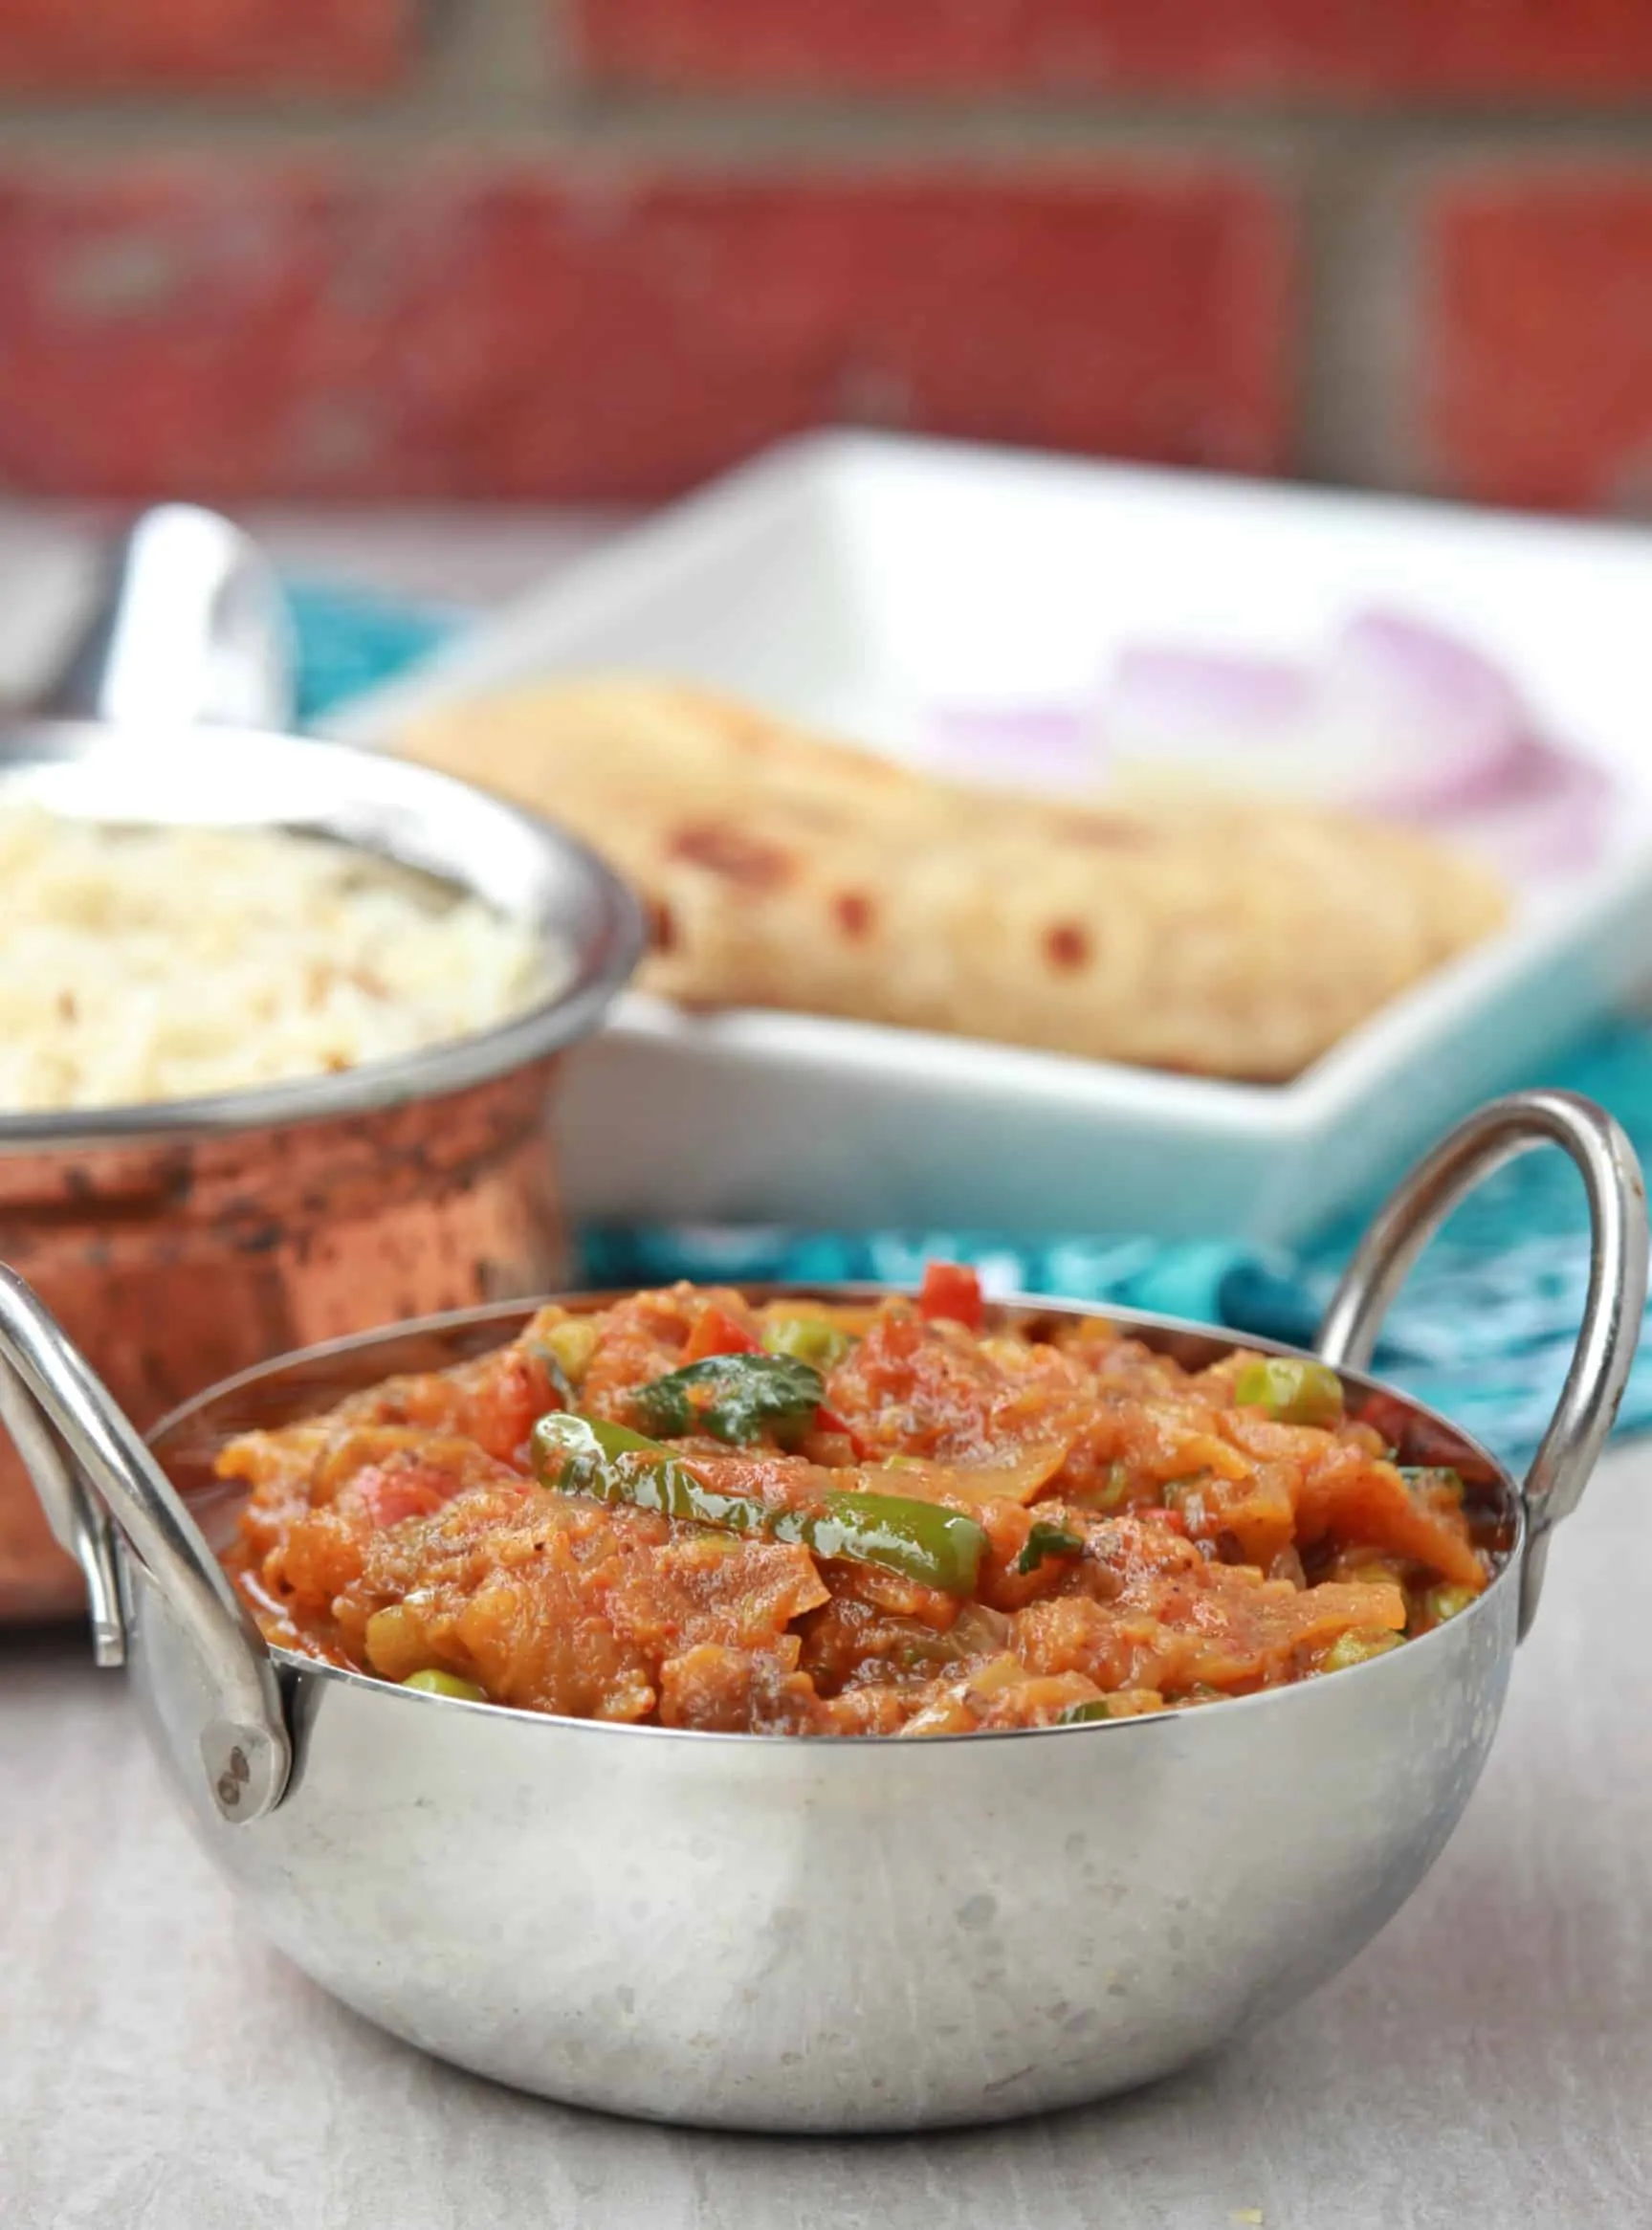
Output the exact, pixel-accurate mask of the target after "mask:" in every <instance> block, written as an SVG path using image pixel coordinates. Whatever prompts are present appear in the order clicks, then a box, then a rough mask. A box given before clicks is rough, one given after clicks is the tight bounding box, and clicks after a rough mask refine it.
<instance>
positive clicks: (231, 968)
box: [0, 802, 556, 1115]
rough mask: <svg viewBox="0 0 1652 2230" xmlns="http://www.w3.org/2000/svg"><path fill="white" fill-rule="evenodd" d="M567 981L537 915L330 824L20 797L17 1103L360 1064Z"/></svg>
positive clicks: (5, 1032) (10, 811)
mask: <svg viewBox="0 0 1652 2230" xmlns="http://www.w3.org/2000/svg"><path fill="white" fill-rule="evenodd" d="M555 987H556V986H555V984H554V983H552V982H550V981H548V971H547V962H546V957H545V952H544V947H543V944H542V942H541V941H540V939H539V938H536V937H535V936H534V934H533V933H532V932H531V931H530V930H528V929H526V928H525V927H522V926H520V925H518V924H517V923H513V922H510V921H507V920H505V919H504V918H503V917H502V916H499V915H498V914H496V913H495V912H494V911H493V910H492V909H491V908H490V907H488V906H486V905H485V904H484V903H483V902H482V901H481V900H480V899H478V898H474V897H472V896H469V895H466V894H462V893H459V892H456V891H454V890H453V889H452V887H451V886H448V885H445V884H440V883H436V882H434V881H432V880H430V878H428V877H425V876H421V875H417V874H414V873H413V872H410V871H407V870H404V869H401V868H398V867H396V866H395V865H394V864H393V863H391V862H389V861H386V860H383V859H380V858H377V857H376V856H374V855H372V854H370V853H366V852H362V851H356V850H350V849H349V848H348V847H346V846H344V845H341V844H337V843H334V842H331V841H329V840H327V839H325V838H321V837H312V836H299V835H295V834H293V833H291V832H289V831H287V830H283V829H279V828H235V829H212V828H136V827H114V826H107V825H103V824H99V823H96V822H86V821H77V820H69V819H65V818H63V817H61V816H59V815H56V814H55V813H51V812H48V811H46V810H45V809H44V808H42V807H40V806H35V805H32V804H26V803H4V802H0V1113H3V1114H7V1115H11V1114H33V1113H42V1114H44V1113H50V1112H53V1111H55V1110H60V1109H78V1108H99V1107H127V1106H133V1105H136V1104H139V1103H141V1102H145V1101H155V1100H168V1099H193V1098H196V1097H199V1096H202V1095H204V1094H207V1093H223V1092H234V1091H239V1090H243V1089H245V1088H246V1087H249V1086H253V1085H265V1084H276V1083H284V1082H287V1081H289V1080H291V1079H294V1078H298V1077H305V1076H314V1075H319V1074H323V1073H325V1072H327V1071H338V1070H341V1069H353V1068H356V1067H358V1066H359V1065H360V1064H362V1063H363V1062H366V1061H378V1060H383V1059H385V1058H386V1057H389V1056H391V1055H395V1054H402V1053H408V1052H412V1051H415V1050H417V1049H419V1048H421V1047H424V1046H429V1045H434V1044H437V1043H439V1042H440V1041H442V1040H443V1039H448V1038H456V1037H461V1036H465V1035H467V1034H469V1033H470V1032H472V1031H475V1030H483V1029H488V1028H490V1027H493V1026H494V1025H495V1024H496V1023H500V1022H503V1021H505V1020H506V1019H507V1018H508V1017H509V1016H511V1015H513V1014H515V1013H517V1012H518V1011H519V1010H520V1009H521V1008H523V1007H524V1006H527V1005H530V1004H532V1003H533V1002H534V1001H535V1000H537V999H539V998H540V997H542V996H544V995H546V994H547V993H548V992H549V991H551V990H553V989H554V988H555Z"/></svg>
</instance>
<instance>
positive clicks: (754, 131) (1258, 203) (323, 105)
mask: <svg viewBox="0 0 1652 2230" xmlns="http://www.w3.org/2000/svg"><path fill="white" fill-rule="evenodd" d="M830 421H852V422H857V423H863V424H864V423H872V424H880V425H893V426H901V427H911V428H917V429H926V430H932V431H940V432H947V433H959V434H976V435H980V436H984V437H987V438H991V439H998V440H1007V441H1015V442H1029V443H1042V444H1046V445H1050V446H1056V447H1066V448H1071V449H1075V450H1082V451H1091V452H1098V453H1112V454H1120V455H1129V456H1140V457H1151V458H1160V459H1167V460H1170V461H1174V462H1180V463H1190V464H1206V465H1215V466H1220V467H1224V468H1232V469H1237V470H1241V471H1247V472H1275V471H1280V472H1291V473H1298V474H1302V475H1309V476H1313V477H1320V478H1332V479H1339V480H1365V481H1371V482H1376V483H1379V484H1389V485H1399V486H1414V487H1421V488H1426V489H1431V490H1436V491H1439V492H1442V493H1446V494H1453V495H1467V496H1471V497H1480V498H1484V499H1488V500H1491V501H1507V502H1516V503H1538V504H1545V505H1556V506H1565V507H1574V508H1582V509H1599V510H1607V511H1619V512H1645V511H1647V510H1652V0H564V4H563V5H562V6H561V7H557V6H556V5H555V0H441V5H431V4H430V0H0V486H6V487H10V488H12V489H14V490H19V491H28V492H46V491H50V492H56V491H73V492H95V493H119V494H121V495H126V496H132V497H140V496H145V495H149V494H155V493H162V492H186V493H197V494H201V495H205V496H208V497H219V498H222V499H225V500H237V499H245V498H252V497H266V498H268V497H328V496H339V497H346V496H347V497H500V496H503V497H541V498H544V497H549V498H558V497H568V498H593V497H595V498H603V497H627V498H636V497H654V496H659V495H664V494H669V493H671V492H672V491H673V490H675V489H678V488H680V487H682V486H684V485H686V484H688V483H690V482H692V481H693V480H694V479H696V478H698V477H701V476H703V475H706V474H708V473H711V472H715V471H716V470H717V469H718V468H719V467H721V466H722V465H725V464H727V463H729V462H731V461H732V460H734V459H735V458H738V457H739V456H741V455H743V454H745V453H748V452H749V451H750V450H752V449H754V448H756V447H758V446H759V445H760V444H761V443H763V442H765V441H767V440H770V439H773V438H774V437H775V436H777V435H780V434H782V433H785V432H788V431H793V430H796V429H799V428H804V427H808V426H812V425H816V424H820V423H823V422H830Z"/></svg>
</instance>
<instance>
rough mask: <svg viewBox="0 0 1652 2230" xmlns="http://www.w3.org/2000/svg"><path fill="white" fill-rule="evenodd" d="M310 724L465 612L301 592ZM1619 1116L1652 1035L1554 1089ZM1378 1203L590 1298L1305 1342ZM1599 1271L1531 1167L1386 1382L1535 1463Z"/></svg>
mask: <svg viewBox="0 0 1652 2230" xmlns="http://www.w3.org/2000/svg"><path fill="white" fill-rule="evenodd" d="M290 592H291V599H292V605H293V611H294V618H295V621H296V623H297V633H298V641H299V647H300V685H299V704H300V708H301V718H304V719H305V720H306V721H312V720H315V719H318V718H320V717H321V716H322V715H323V714H325V713H327V712H329V711H331V710H332V709H334V708H335V707H336V706H338V705H340V704H341V703H342V702H344V701H345V700H346V699H347V698H348V697H350V696H352V695H355V694H357V693H358V692H360V691H362V690H364V689H367V688H369V687H371V686H373V685H374V684H376V683H378V682H382V681H385V680H387V679H389V678H390V677H392V676H393V675H394V674H396V673H400V672H402V671H403V670H404V669H405V668H407V667H408V666H410V665H412V664H414V663H416V662H417V660H419V659H420V658H422V657H424V656H426V655H427V654H428V653H429V652H430V651H432V650H434V649H436V648H437V647H438V646H439V645H440V644H441V643H443V642H444V641H446V640H447V639H449V637H450V636H451V635H452V632H453V630H454V629H455V628H456V627H458V626H460V625H462V624H463V615H462V614H459V613H455V612H444V611H437V610H430V609H428V608H425V607H413V606H408V605H406V604H402V603H398V602H392V601H390V600H387V599H385V598H382V597H378V596H373V595H370V594H367V593H364V592H363V591H361V590H359V589H354V588H343V587H341V586H338V585H335V584H331V583H319V582H297V583H293V584H291V585H290ZM1511 1082H1519V1083H1526V1084H1554V1085H1564V1086H1567V1087H1569V1088H1570V1089H1571V1090H1573V1091H1575V1092H1581V1093H1587V1094H1588V1096H1589V1097H1590V1098H1592V1099H1597V1100H1599V1101H1600V1102H1601V1103H1602V1105H1604V1106H1605V1107H1608V1108H1610V1109H1611V1111H1612V1113H1613V1114H1614V1115H1617V1117H1618V1119H1619V1122H1621V1123H1622V1124H1623V1125H1624V1127H1625V1129H1626V1130H1627V1131H1628V1132H1629V1134H1630V1136H1631V1137H1633V1139H1634V1140H1635V1144H1636V1147H1637V1149H1638V1151H1639V1152H1640V1153H1641V1156H1642V1158H1643V1159H1648V1160H1652V1026H1648V1025H1645V1024H1640V1023H1631V1022H1622V1023H1618V1024H1614V1025H1613V1026H1611V1027H1608V1028H1606V1029H1603V1030H1601V1031H1598V1032H1597V1033H1596V1034H1594V1035H1592V1036H1591V1037H1590V1038H1589V1039H1588V1040H1587V1041H1586V1042H1584V1043H1582V1044H1579V1045H1577V1046H1576V1047H1575V1048H1574V1049H1572V1050H1571V1052H1570V1053H1569V1054H1568V1055H1567V1056H1566V1057H1565V1058H1563V1059H1560V1060H1556V1061H1553V1062H1552V1063H1550V1064H1549V1066H1548V1068H1547V1069H1546V1071H1544V1072H1543V1073H1542V1074H1541V1075H1536V1074H1533V1075H1531V1076H1527V1077H1523V1078H1517V1079H1511ZM1374 1204H1375V1203H1362V1204H1361V1206H1360V1208H1359V1210H1358V1211H1356V1212H1351V1213H1350V1214H1349V1215H1348V1216H1346V1217H1343V1218H1339V1219H1338V1221H1337V1223H1336V1224H1335V1225H1333V1226H1332V1227H1330V1228H1328V1229H1326V1230H1324V1231H1322V1232H1320V1233H1318V1234H1316V1235H1315V1237H1314V1238H1313V1239H1312V1240H1311V1242H1310V1243H1309V1244H1307V1245H1306V1246H1303V1247H1297V1248H1294V1249H1292V1250H1290V1251H1289V1252H1285V1251H1282V1250H1275V1249H1263V1248H1257V1247H1249V1246H1245V1245H1243V1244H1233V1245H1226V1244H1220V1243H1211V1242H1205V1241H1197V1242H1196V1241H1165V1240H1160V1239H1156V1238H1154V1237H1153V1236H1152V1234H1151V1233H1125V1234H1102V1233H1076V1232H1075V1233H1074V1234H1073V1235H1072V1236H1071V1237H1070V1238H1064V1239H1056V1240H1041V1241H1037V1242H1029V1241H1026V1240H1024V1239H1019V1238H1018V1237H1017V1236H1016V1235H1015V1234H1014V1233H1012V1232H998V1231H972V1230H948V1231H870V1232H804V1231H788V1230H782V1229H770V1228H762V1229H758V1228H740V1229H731V1228H726V1227H718V1228H715V1229H708V1228H703V1227H671V1228H668V1227H664V1226H650V1225H627V1226H624V1227H618V1226H614V1225H600V1226H588V1227H586V1228H585V1229H584V1231H582V1232H581V1234H580V1245H581V1249H582V1254H583V1268H584V1273H585V1275H586V1277H587V1279H588V1280H589V1282H591V1283H593V1284H603V1285H609V1284H628V1283H643V1282H650V1281H662V1280H665V1279H669V1278H676V1277H689V1278H708V1279H726V1280H733V1279H737V1278H770V1277H773V1278H800V1279H826V1278H877V1279H886V1280H890V1281H893V1282H896V1283H906V1282H910V1281H912V1280H914V1279H915V1278H916V1276H917V1274H918V1272H919V1270H921V1268H922V1265H923V1263H924V1261H925V1259H926V1258H927V1257H929V1256H932V1255H939V1256H943V1257H945V1258H947V1259H949V1260H953V1261H959V1262H971V1263H975V1264H977V1265H979V1266H980V1270H981V1271H982V1273H983V1277H984V1279H985V1281H986V1282H987V1284H988V1287H989V1290H992V1291H996V1292H1036V1293H1046V1294H1049V1295H1052V1296H1061V1297H1064V1298H1068V1299H1071V1300H1080V1301H1095V1302H1112V1303H1114V1304H1115V1305H1118V1306H1125V1307H1131V1308H1139V1309H1153V1310H1158V1311H1161V1312H1163V1313H1165V1314H1171V1315H1178V1316H1188V1317H1192V1318H1194V1319H1196V1320H1198V1321H1200V1322H1204V1323H1212V1324H1222V1325H1226V1326H1229V1327H1231V1328H1232V1329H1234V1330H1235V1331H1239V1332H1248V1333H1252V1334H1256V1335H1258V1336H1268V1337H1273V1338H1277V1339H1286V1340H1294V1341H1302V1340H1306V1339H1307V1338H1308V1337H1309V1336H1310V1335H1311V1332H1312V1330H1313V1327H1314V1325H1315V1323H1316V1322H1317V1320H1318V1317H1319V1314H1320V1312H1321V1310H1322V1309H1323V1307H1324V1305H1325V1302H1326V1299H1327V1297H1328V1296H1329V1294H1330V1292H1331V1289H1332V1287H1333V1284H1334V1282H1335V1277H1336V1273H1337V1270H1338V1269H1339V1268H1340V1266H1341V1265H1342V1263H1343V1262H1344V1261H1346V1259H1347V1257H1348V1253H1349V1250H1350V1248H1351V1247H1352V1246H1353V1244H1354V1241H1355V1238H1356V1237H1357V1235H1358V1232H1359V1230H1360V1228H1361V1226H1362V1224H1363V1222H1364V1219H1365V1216H1366V1215H1367V1214H1368V1213H1369V1211H1370V1208H1371V1206H1372V1205H1374ZM1588 1275H1589V1230H1588V1218H1587V1215H1586V1213H1585V1210H1584V1205H1583V1195H1582V1187H1581V1185H1580V1183H1579V1181H1578V1179H1577V1176H1576V1173H1575V1171H1574V1170H1573V1168H1572V1166H1571V1164H1570V1163H1569V1162H1567V1161H1566V1160H1565V1159H1563V1158H1562V1157H1561V1156H1560V1155H1558V1154H1554V1153H1534V1154H1531V1155H1527V1156H1525V1157H1524V1158H1523V1159H1520V1160H1519V1161H1516V1162H1514V1163H1512V1164H1510V1166H1509V1168H1507V1169H1505V1170H1503V1171H1501V1172H1500V1173H1499V1174H1498V1175H1497V1176H1496V1177H1494V1178H1492V1179H1491V1180H1490V1181H1489V1182H1487V1184H1485V1185H1483V1186H1482V1187H1481V1188H1480V1189H1479V1191H1478V1192H1476V1193H1475V1194H1474V1196H1473V1198H1472V1199H1470V1200H1469V1201H1467V1202H1465V1203H1464V1205H1463V1206H1462V1207H1461V1208H1460V1209H1459V1210H1458V1212H1457V1213H1456V1215H1454V1216H1453V1217H1452V1219H1451V1220H1450V1222H1449V1223H1448V1224H1447V1225H1446V1226H1445V1228H1444V1229H1443V1231H1442V1233H1441V1234H1440V1236H1439V1238H1438V1239H1437V1240H1436V1241H1435V1243H1434V1245H1433V1246H1432V1247H1430V1248H1429V1249H1428V1252H1427V1253H1426V1255H1425V1256H1424V1257H1423V1259H1422V1261H1421V1263H1420V1264H1419V1266H1418V1268H1417V1270H1415V1271H1414V1273H1413V1275H1412V1277H1411V1280H1410V1282H1409V1284H1408V1285H1407V1287H1406V1289H1405V1292H1404V1293H1403V1294H1402V1295H1401V1297H1400V1299H1399V1303H1398V1304H1397V1305H1396V1307H1395V1310H1394V1312H1393V1314H1392V1316H1391V1317H1390V1319H1389V1322H1388V1325H1387V1328H1386V1332H1385V1336H1384V1338H1383V1341H1382V1344H1381V1347H1380V1348H1379V1350H1378V1356H1377V1362H1378V1367H1379V1368H1380V1369H1381V1371H1382V1372H1383V1374H1384V1375H1385V1376H1386V1377H1388V1378H1390V1379H1392V1380H1394V1381H1395V1382H1396V1383H1397V1384H1399V1385H1401V1386H1404V1387H1406V1388H1407V1389H1409V1390H1410V1391H1411V1392H1412V1393H1414V1394H1416V1395H1417V1396H1419V1397H1420V1399H1421V1400H1422V1401H1424V1402H1431V1403H1432V1404H1433V1405H1434V1406H1435V1407H1436V1408H1438V1409H1441V1410H1443V1411H1444V1412H1445V1413H1446V1414H1447V1415H1449V1416H1451V1417H1453V1418H1455V1419H1456V1420H1457V1421H1458V1422H1459V1423H1460V1424H1463V1425H1465V1427H1466V1428H1467V1429H1468V1430H1469V1431H1470V1432H1472V1433H1474V1434H1476V1435H1477V1436H1478V1437H1479V1438H1480V1439H1481V1440H1483V1441H1484V1442H1485V1443H1486V1444H1487V1446H1489V1447H1491V1448H1492V1449H1494V1450H1495V1451H1496V1452H1497V1453H1498V1454H1499V1455H1502V1456H1504V1457H1505V1458H1507V1459H1508V1460H1509V1461H1510V1462H1512V1463H1518V1462H1520V1461H1521V1460H1522V1459H1524V1458H1525V1457H1526V1456H1529V1455H1530V1454H1531V1450H1532V1449H1533V1448H1534V1447H1535V1446H1536V1444H1537V1442H1538V1440H1539V1439H1540V1438H1541V1437H1542V1433H1543V1428H1544V1426H1545V1424H1547V1423H1548V1420H1549V1416H1550V1414H1551V1412H1552V1410H1553V1406H1554V1402H1555V1399H1556V1397H1557V1395H1558V1394H1559V1391H1560V1386H1561V1382H1562V1380H1564V1378H1565V1375H1566V1366H1567V1363H1568V1361H1569V1360H1570V1358H1571V1352H1572V1342H1573V1339H1574V1337H1575V1333H1576V1329H1577V1323H1578V1318H1579V1315H1580V1314H1581V1311H1582V1306H1583V1296H1584V1292H1585V1290H1586V1288H1587V1284H1588ZM1648 1424H1652V1341H1649V1342H1646V1343H1645V1346H1644V1349H1643V1352H1642V1355H1641V1359H1640V1361H1639V1362H1638V1363H1637V1365H1636V1368H1635V1373H1634V1376H1633V1378H1632V1379H1631V1381H1630V1385H1629V1391H1628V1395H1627V1397H1626V1399H1625V1401H1624V1402H1623V1406H1622V1409H1621V1411H1620V1412H1619V1430H1620V1431H1626V1430H1638V1429H1641V1428H1643V1427H1644V1426H1646V1425H1648Z"/></svg>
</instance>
